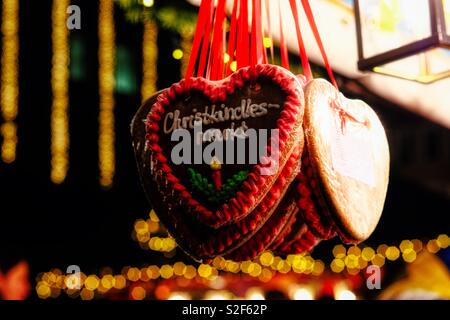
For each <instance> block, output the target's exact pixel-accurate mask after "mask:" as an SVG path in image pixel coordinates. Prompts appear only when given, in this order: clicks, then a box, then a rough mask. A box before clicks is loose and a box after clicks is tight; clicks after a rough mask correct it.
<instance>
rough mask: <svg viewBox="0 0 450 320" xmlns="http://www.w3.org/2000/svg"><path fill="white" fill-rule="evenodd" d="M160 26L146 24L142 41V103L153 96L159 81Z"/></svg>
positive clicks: (150, 22)
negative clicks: (158, 41)
mask: <svg viewBox="0 0 450 320" xmlns="http://www.w3.org/2000/svg"><path fill="white" fill-rule="evenodd" d="M157 40H158V26H157V25H156V22H154V21H151V20H149V21H146V22H145V23H144V35H143V39H142V61H143V62H142V87H141V95H142V101H144V100H145V99H147V98H148V97H150V96H151V95H153V94H154V93H155V92H156V90H157V86H156V81H157V79H158V75H157V71H158V70H157V69H158V67H157V66H158V44H157Z"/></svg>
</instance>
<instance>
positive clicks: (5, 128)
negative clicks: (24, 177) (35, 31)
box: [0, 0, 19, 163]
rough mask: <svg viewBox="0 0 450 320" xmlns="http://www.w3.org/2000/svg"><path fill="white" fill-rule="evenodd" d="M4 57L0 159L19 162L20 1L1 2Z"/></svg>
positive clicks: (2, 64) (5, 0)
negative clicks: (17, 150) (17, 160)
mask: <svg viewBox="0 0 450 320" xmlns="http://www.w3.org/2000/svg"><path fill="white" fill-rule="evenodd" d="M2 3H3V5H2V25H1V31H2V56H1V80H0V81H1V83H0V85H1V93H0V108H1V114H2V117H3V120H4V123H3V124H2V126H1V127H0V133H1V135H2V137H3V143H2V146H1V157H2V160H3V162H5V163H12V162H14V160H15V159H16V148H17V141H18V139H17V125H16V123H15V119H16V117H17V113H18V95H19V85H18V81H19V80H18V59H19V58H18V57H19V35H18V33H19V0H4V1H2Z"/></svg>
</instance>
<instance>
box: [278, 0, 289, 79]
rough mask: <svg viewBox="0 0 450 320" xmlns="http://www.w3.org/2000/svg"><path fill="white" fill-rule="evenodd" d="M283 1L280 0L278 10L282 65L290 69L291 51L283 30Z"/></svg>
mask: <svg viewBox="0 0 450 320" xmlns="http://www.w3.org/2000/svg"><path fill="white" fill-rule="evenodd" d="M281 9H282V8H281V1H278V12H279V15H280V17H279V19H280V55H281V66H282V67H283V68H286V69H288V70H289V69H290V67H289V53H288V49H287V45H286V38H285V37H284V30H283V13H282V10H281Z"/></svg>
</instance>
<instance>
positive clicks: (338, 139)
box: [297, 80, 389, 243]
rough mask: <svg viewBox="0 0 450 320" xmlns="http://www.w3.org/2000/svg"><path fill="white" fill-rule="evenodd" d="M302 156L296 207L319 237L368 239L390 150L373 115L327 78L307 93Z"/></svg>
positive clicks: (379, 207) (385, 183) (376, 216)
mask: <svg viewBox="0 0 450 320" xmlns="http://www.w3.org/2000/svg"><path fill="white" fill-rule="evenodd" d="M305 104H306V106H305V123H304V128H305V137H306V145H307V148H305V152H304V153H303V158H302V171H301V173H300V175H299V176H298V181H297V183H298V186H297V190H298V194H299V200H298V205H299V208H300V210H301V211H302V212H303V217H304V220H305V223H306V224H307V226H308V229H310V230H311V232H312V235H313V236H314V237H316V238H317V239H329V238H331V237H333V236H334V235H335V234H338V235H339V236H340V237H341V239H342V240H343V241H345V242H348V243H357V242H361V241H363V240H365V239H367V238H368V237H369V236H370V234H371V233H372V232H373V231H374V229H375V227H376V226H377V223H378V221H379V219H380V216H381V213H382V210H383V206H384V200H385V197H386V192H387V186H388V180H389V146H388V142H387V139H386V134H385V132H384V128H383V126H382V124H381V122H380V120H379V119H378V117H377V115H376V114H375V112H374V111H373V110H372V109H371V108H370V107H369V106H368V105H367V104H366V103H364V102H363V101H360V100H350V99H347V98H345V97H344V96H343V95H342V94H341V93H339V92H338V91H337V90H336V88H335V87H334V86H332V85H331V84H330V83H329V82H327V81H325V80H313V81H311V82H310V83H309V84H308V85H307V87H306V90H305Z"/></svg>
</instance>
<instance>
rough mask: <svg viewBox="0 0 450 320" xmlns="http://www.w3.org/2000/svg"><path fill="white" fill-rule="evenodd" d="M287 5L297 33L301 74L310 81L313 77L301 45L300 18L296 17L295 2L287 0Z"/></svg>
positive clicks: (303, 45) (303, 46)
mask: <svg viewBox="0 0 450 320" xmlns="http://www.w3.org/2000/svg"><path fill="white" fill-rule="evenodd" d="M289 3H290V4H291V10H292V15H293V16H294V22H295V29H296V31H297V40H298V47H299V50H300V59H301V60H302V66H303V73H304V74H305V76H306V79H307V80H308V81H310V80H312V79H313V76H312V72H311V67H310V65H309V61H308V56H307V55H306V49H305V44H304V43H303V37H302V32H301V30H300V17H299V15H298V10H297V2H296V1H295V0H289Z"/></svg>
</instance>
